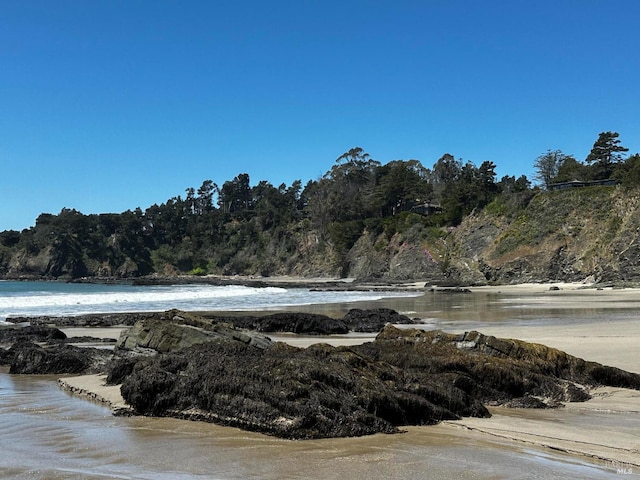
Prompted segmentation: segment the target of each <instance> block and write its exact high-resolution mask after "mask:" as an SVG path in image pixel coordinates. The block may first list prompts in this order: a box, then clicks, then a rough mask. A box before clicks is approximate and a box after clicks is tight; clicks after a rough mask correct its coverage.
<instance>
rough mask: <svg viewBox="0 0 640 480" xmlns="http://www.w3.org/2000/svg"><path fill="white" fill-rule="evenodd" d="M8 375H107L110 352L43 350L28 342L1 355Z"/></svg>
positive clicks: (53, 347)
mask: <svg viewBox="0 0 640 480" xmlns="http://www.w3.org/2000/svg"><path fill="white" fill-rule="evenodd" d="M2 357H3V358H2V363H4V364H6V365H9V373H23V374H67V373H96V372H100V371H104V369H105V368H106V363H107V362H108V361H109V359H110V357H111V352H108V351H106V350H101V349H95V348H79V347H74V346H71V345H62V344H56V345H46V346H40V345H36V344H35V343H31V342H28V341H21V342H17V343H15V344H14V345H13V346H12V347H11V348H10V349H9V350H8V351H6V352H4V353H3V355H2Z"/></svg>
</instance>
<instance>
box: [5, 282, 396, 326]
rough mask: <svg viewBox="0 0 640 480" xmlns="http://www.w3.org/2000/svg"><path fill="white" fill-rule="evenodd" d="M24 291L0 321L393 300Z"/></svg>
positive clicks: (231, 291) (61, 288)
mask: <svg viewBox="0 0 640 480" xmlns="http://www.w3.org/2000/svg"><path fill="white" fill-rule="evenodd" d="M25 286H26V285H20V286H19V287H20V289H19V290H18V291H11V292H0V321H2V320H4V319H6V318H8V317H19V316H38V315H56V316H60V315H82V314H86V313H115V312H136V311H138V312H139V311H164V310H168V309H171V308H177V309H181V310H188V311H197V310H208V311H220V310H259V309H263V308H266V309H270V308H278V307H284V306H295V305H311V304H322V303H336V302H358V301H367V300H369V301H371V300H379V299H381V298H385V297H389V296H397V295H396V294H391V293H390V292H384V293H380V292H328V291H325V292H312V291H310V290H308V289H285V288H279V287H264V288H255V287H247V286H240V285H229V286H209V285H181V286H159V287H158V286H153V287H133V286H126V285H125V286H123V285H119V286H113V287H111V286H104V285H102V286H95V285H73V284H72V285H60V284H54V285H51V286H50V287H49V286H45V287H44V288H43V287H42V286H41V285H38V286H37V288H35V286H34V288H33V289H25V288H23V287H25ZM405 295H406V294H405ZM405 295H402V296H405Z"/></svg>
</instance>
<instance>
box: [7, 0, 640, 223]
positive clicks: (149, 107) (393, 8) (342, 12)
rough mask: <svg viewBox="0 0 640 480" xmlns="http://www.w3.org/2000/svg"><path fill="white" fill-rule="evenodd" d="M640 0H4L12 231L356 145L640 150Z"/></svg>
mask: <svg viewBox="0 0 640 480" xmlns="http://www.w3.org/2000/svg"><path fill="white" fill-rule="evenodd" d="M639 20H640V2H638V1H637V0H612V1H604V0H600V1H597V0H554V1H546V0H537V1H524V0H522V1H520V0H509V1H506V0H505V1H491V0H486V1H479V0H466V1H463V0H457V1H456V0H422V1H402V0H396V1H380V0H369V1H356V0H340V1H333V0H323V1H307V0H292V1H289V0H286V1H279V0H271V1H253V0H249V1H241V0H238V1H224V2H223V1H214V0H210V1H181V2H179V1H167V0H149V1H141V0H126V1H120V0H102V1H98V0H77V1H70V0H57V1H55V2H53V1H50V0H42V1H35V0H20V1H13V0H0V165H1V167H2V168H1V170H0V191H1V192H2V196H3V199H4V200H3V201H2V202H0V230H5V229H17V230H21V229H23V228H28V227H29V226H31V225H33V224H34V222H35V219H36V217H37V216H38V215H39V214H40V213H43V212H48V213H58V212H59V211H60V210H61V209H62V208H63V207H66V208H75V209H77V210H79V211H81V212H83V213H85V214H89V213H104V212H122V211H125V210H127V209H134V208H136V207H138V206H139V207H141V208H142V209H143V210H144V209H145V208H147V207H148V206H150V205H152V204H154V203H162V202H165V201H166V200H167V199H169V198H171V197H174V196H177V195H182V196H184V191H185V189H186V188H188V187H194V188H198V187H199V186H200V185H201V184H202V181H203V180H206V179H211V180H213V181H214V182H216V183H218V184H220V185H221V184H222V183H223V182H224V181H226V180H230V179H232V178H233V177H234V176H236V175H237V174H239V173H248V174H249V175H250V177H251V183H252V185H253V184H256V183H257V182H258V181H260V180H268V181H270V182H271V183H273V184H274V185H276V186H277V185H279V184H281V183H286V184H287V185H289V184H291V182H293V181H294V180H296V179H300V180H302V182H303V184H304V183H306V182H307V181H308V180H311V179H316V178H318V177H319V176H321V175H322V174H323V173H325V172H326V171H327V170H329V169H330V168H331V166H332V165H333V164H334V162H335V159H336V158H337V157H339V156H340V155H341V154H342V153H344V152H345V151H347V150H349V149H350V148H352V147H354V146H359V147H362V148H363V149H365V150H366V151H367V152H368V153H369V154H370V155H371V157H372V158H374V159H376V160H379V161H381V162H382V163H386V162H388V161H391V160H398V159H403V160H409V159H418V160H420V161H421V162H422V163H423V164H424V165H425V166H427V167H431V166H432V165H433V163H435V162H436V161H437V160H438V158H440V157H441V156H442V154H444V153H451V154H452V155H454V156H455V157H456V158H462V159H463V161H471V162H473V163H474V164H476V165H480V164H481V163H482V162H483V161H485V160H491V161H493V162H494V163H495V164H496V165H497V173H498V176H499V177H501V176H502V175H515V176H519V175H522V174H524V175H527V176H528V177H529V178H532V177H533V173H534V172H533V162H534V160H535V158H536V157H537V156H538V155H540V154H542V153H544V152H545V151H546V150H548V149H553V150H555V149H560V150H562V151H563V152H564V153H566V154H572V155H574V156H575V157H576V158H578V159H580V160H583V159H584V158H585V157H586V155H587V154H588V153H589V150H590V149H591V147H592V146H593V142H594V141H595V140H596V138H597V137H598V133H599V132H602V131H609V130H611V131H617V132H619V133H620V140H621V142H622V144H623V145H624V146H626V147H628V148H629V149H630V153H636V152H639V151H640V113H639V111H638V107H639V106H640V88H639V87H638V78H640V76H639V73H640V35H638V33H637V29H638V21H639Z"/></svg>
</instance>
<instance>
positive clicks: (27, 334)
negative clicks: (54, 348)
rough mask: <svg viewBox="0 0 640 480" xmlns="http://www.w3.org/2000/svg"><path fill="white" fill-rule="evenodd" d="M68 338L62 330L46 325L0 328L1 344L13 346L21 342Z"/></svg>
mask: <svg viewBox="0 0 640 480" xmlns="http://www.w3.org/2000/svg"><path fill="white" fill-rule="evenodd" d="M66 338H67V336H66V335H65V333H64V332H62V331H61V330H58V329H57V328H55V327H48V326H44V325H35V326H31V325H29V326H26V327H14V326H10V327H0V344H13V343H15V342H19V341H30V342H50V341H55V340H65V339H66Z"/></svg>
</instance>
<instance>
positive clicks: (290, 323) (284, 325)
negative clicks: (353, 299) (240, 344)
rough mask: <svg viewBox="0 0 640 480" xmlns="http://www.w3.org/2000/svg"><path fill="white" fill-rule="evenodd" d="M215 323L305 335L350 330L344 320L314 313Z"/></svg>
mask: <svg viewBox="0 0 640 480" xmlns="http://www.w3.org/2000/svg"><path fill="white" fill-rule="evenodd" d="M211 320H212V321H213V322H216V323H219V322H223V323H228V324H232V325H234V326H236V327H238V328H245V329H250V330H255V331H257V332H265V333H269V332H271V333H275V332H291V333H298V334H304V335H332V334H344V333H347V332H348V331H349V328H348V327H347V325H346V324H345V322H344V321H342V320H337V319H335V318H331V317H328V316H326V315H319V314H314V313H297V312H282V313H273V314H269V315H264V316H260V317H258V316H251V315H243V316H233V317H231V316H215V317H211Z"/></svg>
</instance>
